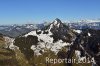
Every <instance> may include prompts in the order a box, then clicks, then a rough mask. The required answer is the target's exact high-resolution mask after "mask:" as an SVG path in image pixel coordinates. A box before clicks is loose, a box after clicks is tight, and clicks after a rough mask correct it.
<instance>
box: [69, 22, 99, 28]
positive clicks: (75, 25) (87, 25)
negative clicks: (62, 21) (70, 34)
mask: <svg viewBox="0 0 100 66" xmlns="http://www.w3.org/2000/svg"><path fill="white" fill-rule="evenodd" d="M68 25H69V26H70V27H71V28H73V29H86V28H90V29H96V30H100V21H92V22H91V21H80V22H74V23H68Z"/></svg>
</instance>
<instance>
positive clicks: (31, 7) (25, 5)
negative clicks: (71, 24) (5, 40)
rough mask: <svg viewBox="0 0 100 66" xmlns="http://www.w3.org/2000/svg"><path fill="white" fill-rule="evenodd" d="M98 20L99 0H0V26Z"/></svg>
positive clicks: (99, 14) (99, 16) (99, 13)
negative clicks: (56, 19) (56, 20)
mask: <svg viewBox="0 0 100 66" xmlns="http://www.w3.org/2000/svg"><path fill="white" fill-rule="evenodd" d="M55 18H60V19H61V20H63V21H65V20H80V19H96V18H100V0H0V24H24V23H42V22H43V21H52V20H54V19H55Z"/></svg>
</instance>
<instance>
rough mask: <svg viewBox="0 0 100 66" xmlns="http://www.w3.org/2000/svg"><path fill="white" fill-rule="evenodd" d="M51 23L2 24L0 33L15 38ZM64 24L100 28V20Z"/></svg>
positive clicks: (80, 27)
mask: <svg viewBox="0 0 100 66" xmlns="http://www.w3.org/2000/svg"><path fill="white" fill-rule="evenodd" d="M57 20H58V22H60V20H59V19H57ZM60 23H61V22H60ZM49 24H50V23H48V22H44V23H42V24H23V25H17V24H14V25H0V33H1V34H3V35H5V36H9V37H12V38H15V37H17V36H20V35H22V34H26V33H28V32H30V31H33V30H36V29H44V28H45V27H44V26H47V25H49ZM63 24H64V25H68V26H69V27H70V28H73V29H78V30H80V29H85V28H91V29H97V30H100V21H86V20H82V21H79V22H71V23H67V22H66V23H63ZM58 25H59V24H58Z"/></svg>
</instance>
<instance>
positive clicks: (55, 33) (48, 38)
mask: <svg viewBox="0 0 100 66" xmlns="http://www.w3.org/2000/svg"><path fill="white" fill-rule="evenodd" d="M73 35H74V34H73V32H72V31H71V29H70V28H68V26H66V25H64V24H63V23H62V22H61V20H60V19H58V18H57V19H55V20H54V21H53V22H52V23H51V24H50V25H48V26H45V28H44V29H43V30H34V31H31V32H29V33H27V34H26V35H24V36H21V37H19V39H20V38H22V37H23V38H22V39H20V40H19V41H22V40H24V39H25V38H26V39H27V38H28V37H29V36H32V37H33V40H35V41H36V42H32V43H33V44H32V43H31V47H30V48H31V49H32V50H34V53H35V54H36V55H41V53H40V51H42V52H46V50H45V49H50V50H51V51H53V52H55V54H57V53H58V51H59V50H60V49H61V48H62V47H65V46H68V45H71V41H72V40H71V39H72V37H73ZM34 38H37V40H36V39H34ZM26 39H25V40H26ZM30 40H31V39H30ZM70 40H71V41H70ZM17 41H18V39H15V45H16V46H19V45H20V44H19V42H18V43H17ZM26 41H28V40H26ZM30 42H31V41H30ZM24 44H25V43H24ZM34 44H35V45H34Z"/></svg>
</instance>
